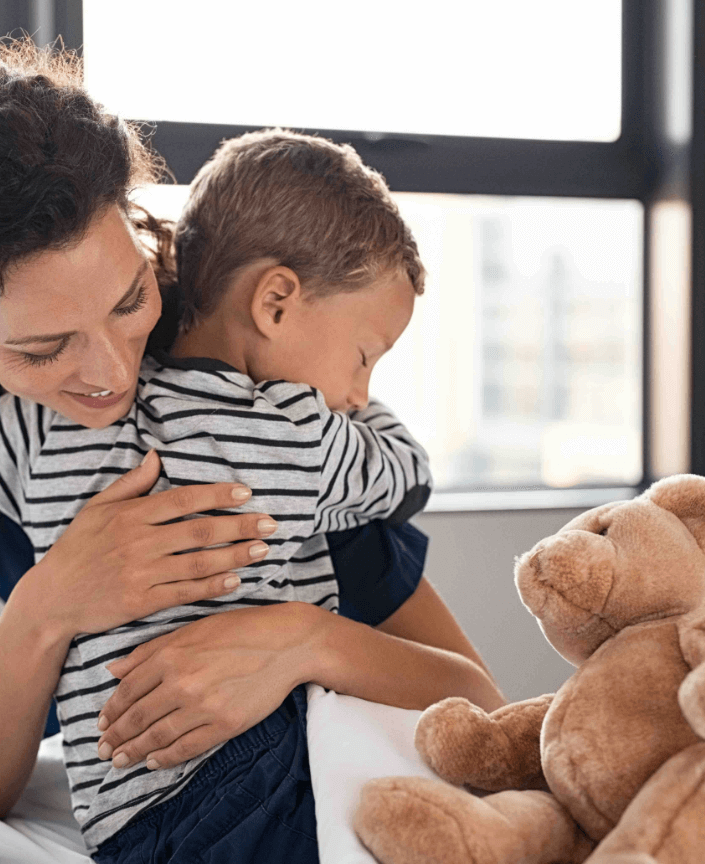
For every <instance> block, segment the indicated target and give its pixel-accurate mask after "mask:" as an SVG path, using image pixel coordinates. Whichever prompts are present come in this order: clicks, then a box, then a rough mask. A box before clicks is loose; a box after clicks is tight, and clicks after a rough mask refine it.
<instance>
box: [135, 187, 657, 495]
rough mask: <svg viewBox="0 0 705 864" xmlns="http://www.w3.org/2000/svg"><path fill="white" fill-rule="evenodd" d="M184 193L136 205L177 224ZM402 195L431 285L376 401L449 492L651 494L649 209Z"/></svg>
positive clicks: (387, 363) (382, 367) (380, 367)
mask: <svg viewBox="0 0 705 864" xmlns="http://www.w3.org/2000/svg"><path fill="white" fill-rule="evenodd" d="M186 191H187V190H186V187H168V186H160V187H153V188H152V189H150V190H145V192H143V193H142V195H141V199H140V200H141V201H142V203H144V205H145V206H147V207H149V208H150V209H152V210H153V212H155V213H156V214H157V215H172V216H176V215H178V213H179V211H180V209H181V206H182V203H183V201H184V200H185V196H186ZM395 198H396V199H397V201H398V203H399V206H400V208H401V210H402V213H403V215H404V217H405V219H406V220H407V222H408V223H409V225H410V226H411V228H412V230H413V231H414V234H415V236H416V239H417V242H418V244H419V249H420V252H421V256H422V258H423V261H424V264H425V266H426V269H427V271H428V274H429V276H428V280H427V285H426V291H425V294H424V295H423V296H422V297H419V298H418V299H417V301H416V310H415V312H414V316H413V318H412V321H411V324H410V326H409V327H408V329H407V330H406V332H405V333H404V334H403V335H402V337H401V338H400V340H399V342H398V343H397V345H396V346H395V347H394V349H393V350H392V351H391V352H390V353H389V354H387V355H386V356H385V357H383V358H382V359H381V360H380V361H379V363H378V364H377V368H376V369H375V372H374V374H373V377H372V388H371V390H372V393H373V395H376V396H377V397H378V398H380V399H382V400H383V401H384V402H386V403H387V404H389V405H390V406H391V407H392V408H393V409H394V411H395V412H396V413H397V414H398V415H399V417H400V418H401V419H402V420H403V421H404V422H405V423H406V424H407V425H408V426H409V428H410V429H411V431H412V432H413V433H414V434H415V435H416V436H417V437H418V438H419V440H420V441H421V442H422V443H423V444H424V446H425V447H426V448H427V449H428V451H429V453H430V456H431V460H432V465H433V469H434V476H435V478H436V486H437V489H439V490H443V489H445V490H453V491H462V490H469V489H482V488H496V487H502V486H506V487H532V486H538V487H545V486H548V487H565V486H573V485H579V484H585V485H591V484H596V485H603V484H607V485H623V484H624V485H630V484H634V483H637V482H639V480H640V479H641V475H642V441H641V435H642V431H641V430H642V357H641V346H642V249H643V208H642V205H641V204H640V203H639V202H635V201H606V200H594V199H565V198H561V199H557V198H556V199H548V198H506V197H486V196H471V195H440V194H430V193H396V194H395Z"/></svg>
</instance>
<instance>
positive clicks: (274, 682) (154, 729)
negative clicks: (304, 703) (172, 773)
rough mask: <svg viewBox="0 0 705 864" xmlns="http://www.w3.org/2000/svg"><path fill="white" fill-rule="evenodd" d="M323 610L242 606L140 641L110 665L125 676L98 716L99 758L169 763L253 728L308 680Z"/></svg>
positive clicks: (303, 605)
mask: <svg viewBox="0 0 705 864" xmlns="http://www.w3.org/2000/svg"><path fill="white" fill-rule="evenodd" d="M320 614H321V610H320V609H319V608H318V607H317V606H313V605H311V604H307V603H296V602H292V603H281V604H277V605H275V606H267V607H260V608H252V609H235V610H231V611H229V612H221V613H219V614H217V615H211V616H209V617H207V618H202V619H201V620H200V621H194V622H193V623H191V624H187V625H186V626H184V627H180V628H179V629H178V630H174V631H173V632H172V633H167V634H166V635H164V636H159V637H157V638H156V639H152V640H151V641H150V642H145V643H144V644H142V645H139V646H138V647H137V648H135V650H134V651H132V653H131V654H129V655H128V656H127V657H124V658H122V659H121V660H118V661H116V662H114V663H111V664H110V665H109V666H107V667H106V668H107V669H108V671H109V672H110V673H111V674H112V675H115V677H116V678H120V679H121V682H120V684H119V685H118V687H117V689H116V690H115V692H114V693H113V695H112V696H111V697H110V699H109V700H108V701H107V702H106V704H105V707H104V708H103V710H102V712H101V715H100V718H99V726H98V728H99V729H101V728H102V729H104V730H105V731H104V732H103V735H102V737H101V739H100V741H99V742H98V754H99V756H100V757H101V758H103V759H110V758H112V760H113V766H114V767H116V768H126V767H129V766H131V765H134V764H136V763H137V762H141V761H142V760H143V759H146V760H147V767H148V768H151V769H156V768H169V767H172V766H174V765H179V764H180V763H181V762H185V761H187V760H188V759H193V758H194V757H196V756H199V755H200V754H201V753H205V751H206V750H209V749H210V748H211V747H214V746H215V745H216V744H221V743H223V742H224V741H228V740H229V739H230V738H233V737H234V736H236V735H239V734H241V733H242V732H245V731H246V730H247V729H249V728H250V727H252V726H254V725H255V724H256V723H259V721H260V720H263V719H264V718H265V717H268V716H269V715H270V714H271V713H272V712H273V711H275V710H276V709H277V708H278V707H279V706H280V705H281V703H282V702H283V701H284V699H285V698H286V696H287V695H288V694H289V693H290V692H291V691H292V690H293V689H294V687H296V686H297V684H300V683H302V682H304V681H306V680H309V672H310V670H309V669H308V666H309V664H310V651H309V649H308V640H309V638H310V636H311V634H312V632H313V631H314V630H315V620H316V618H317V616H320ZM121 757H122V758H121Z"/></svg>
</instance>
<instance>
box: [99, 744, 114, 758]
mask: <svg viewBox="0 0 705 864" xmlns="http://www.w3.org/2000/svg"><path fill="white" fill-rule="evenodd" d="M114 749H115V748H114V747H111V746H110V744H108V742H107V741H104V742H103V743H102V744H101V745H100V747H99V748H98V755H99V756H100V758H101V759H110V757H111V756H112V755H113V750H114Z"/></svg>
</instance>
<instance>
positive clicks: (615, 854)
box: [355, 475, 705, 864]
mask: <svg viewBox="0 0 705 864" xmlns="http://www.w3.org/2000/svg"><path fill="white" fill-rule="evenodd" d="M703 547H705V478H702V477H696V476H692V475H682V476H678V477H671V478H668V479H666V480H662V481H659V482H658V483H656V484H654V486H652V487H651V489H649V490H648V491H647V492H645V493H644V494H643V495H641V496H640V497H639V498H636V499H634V500H633V501H626V502H618V503H616V504H609V505H605V506H603V507H598V508H595V509H594V510H591V511H589V512H588V513H585V514H583V515H582V516H580V517H578V518H577V519H574V520H573V521H572V522H570V523H569V524H568V525H566V526H565V528H563V529H562V530H561V531H559V532H558V533H557V534H556V535H554V536H553V537H549V538H548V539H546V540H542V541H541V542H540V543H538V544H537V545H536V546H535V547H534V548H533V549H532V550H531V551H530V552H527V553H526V554H525V555H523V556H522V557H521V558H520V559H519V560H518V561H517V566H516V582H517V587H518V589H519V592H520V594H521V597H522V600H523V602H524V603H525V605H526V606H527V607H528V608H529V610H530V611H531V612H532V613H533V614H534V615H535V616H536V618H537V619H538V621H539V624H540V626H541V628H542V630H543V631H544V633H545V635H546V637H547V638H548V640H549V641H550V642H551V644H552V645H553V646H554V647H555V648H556V650H558V651H559V653H561V654H562V655H563V656H564V657H565V658H566V659H568V660H569V661H570V662H572V663H573V664H574V665H576V666H578V669H577V671H576V672H575V674H574V675H572V676H571V677H570V678H569V679H568V681H566V683H565V684H564V685H563V686H562V687H561V689H560V690H559V691H558V692H557V693H556V695H555V696H554V697H551V696H542V697H539V698H538V699H530V700H527V701H526V702H520V703H516V704H514V705H508V706H505V707H504V708H501V709H499V710H498V711H495V712H493V713H492V714H490V715H488V714H486V713H485V712H484V711H482V710H481V709H479V708H477V707H476V706H474V705H471V704H470V703H469V702H468V701H467V700H464V699H459V698H451V699H446V700H444V701H443V702H440V703H438V704H437V705H433V706H431V708H429V709H428V710H427V711H425V712H424V714H423V715H422V716H421V718H420V720H419V723H418V727H417V731H416V745H417V748H418V750H419V752H420V753H421V755H422V756H423V757H424V759H425V760H426V761H427V762H428V764H429V765H431V767H432V768H434V770H435V771H436V772H437V773H438V774H439V775H440V776H441V777H442V778H444V780H446V781H448V782H447V783H443V782H442V781H438V782H437V783H436V782H434V781H428V780H421V778H413V777H412V778H389V779H388V780H379V781H373V782H372V783H370V784H368V785H367V786H366V787H365V789H364V790H363V793H362V798H361V803H360V807H359V809H358V812H357V814H356V816H355V827H356V830H357V832H358V834H359V836H360V838H361V839H362V841H363V843H365V845H366V846H368V848H370V849H371V850H372V851H373V853H374V854H375V855H376V856H377V858H378V860H380V861H381V862H383V864H406V862H413V864H580V862H583V861H588V862H589V864H700V862H702V861H705V827H704V826H705V819H703V814H704V813H705V743H702V742H701V740H700V739H701V737H705V662H703V661H705V554H704V549H703ZM449 783H452V784H455V785H452V786H451V785H448V784H449ZM462 786H468V787H473V788H479V789H486V790H490V791H494V792H496V793H497V794H493V795H487V796H485V797H483V798H477V797H475V796H474V795H470V794H468V792H467V791H465V790H464V789H463V788H462ZM531 788H534V789H538V788H545V789H549V790H550V794H549V793H548V792H535V791H509V790H521V789H524V790H527V789H531ZM499 790H507V791H499ZM402 802H403V803H402ZM500 815H501V818H500Z"/></svg>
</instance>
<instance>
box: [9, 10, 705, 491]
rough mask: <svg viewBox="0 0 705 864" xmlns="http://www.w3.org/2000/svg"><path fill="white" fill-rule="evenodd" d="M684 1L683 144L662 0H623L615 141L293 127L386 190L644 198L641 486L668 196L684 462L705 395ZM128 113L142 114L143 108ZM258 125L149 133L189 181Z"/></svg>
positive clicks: (695, 439)
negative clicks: (687, 397) (685, 296)
mask: <svg viewBox="0 0 705 864" xmlns="http://www.w3.org/2000/svg"><path fill="white" fill-rule="evenodd" d="M692 2H693V16H692V24H693V33H694V36H693V53H692V67H693V102H692V108H693V130H692V141H691V142H690V143H689V144H681V145H675V144H673V143H670V142H669V141H668V139H667V136H666V132H665V122H666V121H665V117H666V99H667V98H668V97H669V94H668V93H667V92H666V91H665V78H666V76H665V74H664V69H665V62H666V61H665V52H666V28H667V22H666V14H667V10H666V4H664V3H662V2H660V0H622V124H621V134H620V136H619V138H618V139H617V140H616V141H614V142H583V141H546V140H528V139H505V138H483V137H456V136H441V135H418V134H398V133H389V134H385V133H379V132H369V133H368V132H361V131H355V130H331V129H302V130H301V131H306V132H316V133H320V134H323V135H325V136H326V137H329V138H331V139H332V140H334V141H338V142H347V143H350V144H352V145H353V146H354V147H355V149H356V150H357V151H358V152H359V153H360V155H361V156H362V158H363V159H364V160H365V162H367V163H368V164H370V165H372V166H373V167H375V168H377V169H378V170H379V171H381V172H382V173H383V174H384V176H385V177H386V179H387V182H388V183H389V186H390V188H391V189H392V190H394V191H400V192H401V191H404V192H441V193H459V194H487V195H500V196H537V197H577V198H604V199H617V198H622V199H634V200H637V201H640V202H641V203H642V204H643V206H644V252H643V293H642V304H643V326H642V356H643V370H642V442H643V466H644V476H643V480H642V482H641V484H639V486H638V488H642V487H645V486H646V485H648V484H649V483H650V482H651V479H652V470H651V459H650V444H649V427H650V400H649V377H650V376H649V363H650V343H649V277H650V273H649V255H648V250H649V248H650V240H651V211H652V207H653V206H654V204H656V203H657V202H658V201H660V200H664V199H667V198H678V199H682V200H686V201H692V202H693V204H692V220H693V221H692V238H693V241H692V258H691V264H692V269H691V275H692V350H691V356H692V373H691V382H690V384H691V394H692V400H691V413H690V420H691V430H690V434H691V466H690V470H692V471H693V472H696V473H705V434H704V433H705V410H703V409H700V408H698V407H697V406H700V405H703V406H705V338H703V336H704V335H705V292H704V291H703V283H704V282H705V0H692ZM34 4H35V6H36V4H45V5H46V6H48V7H51V14H52V15H53V19H52V20H54V21H55V24H56V28H55V29H56V33H57V34H58V33H59V32H60V33H61V35H62V37H63V41H64V43H65V44H66V46H67V47H69V48H75V49H77V50H80V49H81V46H82V41H83V35H82V2H81V0H34ZM29 5H30V4H29V3H26V2H21V0H6V3H5V7H4V8H5V11H3V13H2V14H0V32H7V31H8V30H10V29H14V30H15V33H16V32H17V31H16V28H18V27H25V29H29V27H30V21H29V18H28V11H27V10H28V7H29ZM23 9H24V12H22V10H23ZM22 14H24V15H25V17H24V19H23V18H22ZM191 15H192V16H193V18H194V22H193V24H194V29H195V28H196V27H197V25H198V23H199V22H198V10H197V7H194V9H193V11H192V12H191ZM12 16H14V18H12ZM8 20H9V21H10V23H9V25H8V24H7V23H6V22H7V21H8ZM597 62H599V60H598V61H597ZM557 74H560V73H559V72H558V73H557ZM132 119H135V120H139V121H143V122H150V118H132ZM256 128H259V127H253V126H241V125H226V124H203V123H180V122H170V121H159V122H158V123H156V124H155V128H154V133H153V135H152V138H151V140H152V144H153V146H154V147H155V148H156V150H158V151H159V152H160V153H161V154H162V156H164V158H165V159H166V162H167V164H168V166H169V168H170V170H171V171H172V173H173V175H174V177H175V179H176V181H177V182H179V183H190V182H191V180H192V179H193V177H194V175H195V173H196V171H197V170H198V168H199V167H200V166H201V165H202V164H203V162H205V160H206V159H207V158H208V157H209V156H210V155H211V153H212V152H213V150H214V149H215V148H216V146H217V145H218V144H219V142H220V141H222V140H223V139H224V138H228V137H232V136H235V135H239V134H241V133H242V132H245V131H251V130H253V129H256Z"/></svg>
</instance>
